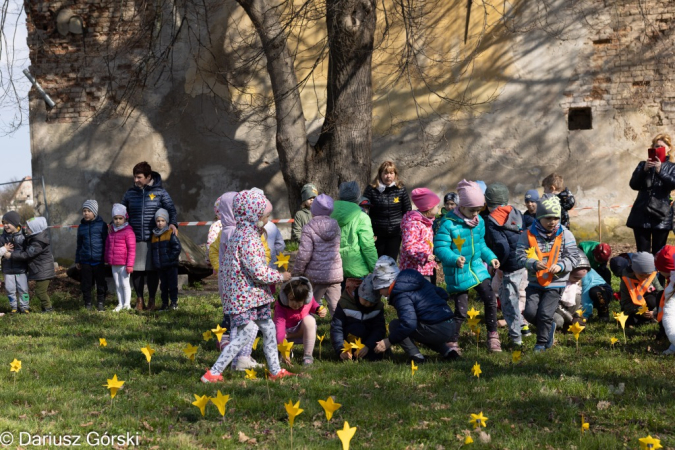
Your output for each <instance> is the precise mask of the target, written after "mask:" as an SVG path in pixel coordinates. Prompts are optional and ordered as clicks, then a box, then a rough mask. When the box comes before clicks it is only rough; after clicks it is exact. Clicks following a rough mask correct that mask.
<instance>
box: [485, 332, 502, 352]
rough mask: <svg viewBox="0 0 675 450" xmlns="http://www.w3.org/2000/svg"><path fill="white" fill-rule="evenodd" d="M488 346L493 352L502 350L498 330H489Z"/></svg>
mask: <svg viewBox="0 0 675 450" xmlns="http://www.w3.org/2000/svg"><path fill="white" fill-rule="evenodd" d="M487 347H488V350H490V351H491V352H501V351H502V345H501V342H499V333H497V332H496V331H490V332H488V339H487Z"/></svg>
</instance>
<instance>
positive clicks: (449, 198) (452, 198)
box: [443, 192, 459, 205]
mask: <svg viewBox="0 0 675 450" xmlns="http://www.w3.org/2000/svg"><path fill="white" fill-rule="evenodd" d="M448 202H452V203H454V204H455V205H456V204H457V203H459V195H457V192H448V193H447V194H445V197H443V203H448Z"/></svg>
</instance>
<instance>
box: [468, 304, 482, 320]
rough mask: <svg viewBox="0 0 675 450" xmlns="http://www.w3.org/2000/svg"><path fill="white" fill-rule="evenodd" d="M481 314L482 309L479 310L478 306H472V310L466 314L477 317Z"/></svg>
mask: <svg viewBox="0 0 675 450" xmlns="http://www.w3.org/2000/svg"><path fill="white" fill-rule="evenodd" d="M479 314H480V311H477V310H476V308H474V307H471V309H470V310H468V311H467V312H466V315H467V316H469V317H470V318H472V319H473V318H474V317H477V316H478V315H479Z"/></svg>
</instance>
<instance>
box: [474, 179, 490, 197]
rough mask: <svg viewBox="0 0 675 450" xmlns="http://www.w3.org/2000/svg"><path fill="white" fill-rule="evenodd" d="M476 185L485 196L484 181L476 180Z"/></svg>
mask: <svg viewBox="0 0 675 450" xmlns="http://www.w3.org/2000/svg"><path fill="white" fill-rule="evenodd" d="M476 184H477V185H478V187H479V188H480V190H481V192H482V193H483V194H485V191H486V190H487V184H485V181H482V180H476Z"/></svg>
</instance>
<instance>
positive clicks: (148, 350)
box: [141, 344, 155, 362]
mask: <svg viewBox="0 0 675 450" xmlns="http://www.w3.org/2000/svg"><path fill="white" fill-rule="evenodd" d="M141 353H143V354H144V355H145V359H147V360H148V362H150V361H151V360H152V355H154V354H155V350H153V349H152V347H150V344H148V345H147V346H145V347H143V348H142V349H141Z"/></svg>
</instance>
